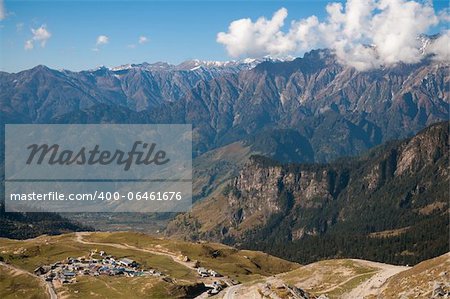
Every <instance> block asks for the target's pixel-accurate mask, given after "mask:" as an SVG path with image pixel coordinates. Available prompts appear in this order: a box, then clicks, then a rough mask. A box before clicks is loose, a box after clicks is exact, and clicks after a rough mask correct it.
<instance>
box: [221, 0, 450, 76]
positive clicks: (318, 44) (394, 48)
mask: <svg viewBox="0 0 450 299" xmlns="http://www.w3.org/2000/svg"><path fill="white" fill-rule="evenodd" d="M326 12H327V17H326V19H325V20H323V21H320V20H319V19H318V18H317V17H316V16H310V17H308V18H305V19H301V20H294V21H292V22H291V23H290V24H289V26H288V28H286V29H284V23H285V20H286V18H287V15H288V11H287V9H285V8H281V9H279V10H278V11H276V12H275V13H274V15H273V16H272V18H271V19H266V18H264V17H261V18H259V19H257V20H256V21H255V22H253V21H252V20H250V19H240V20H236V21H233V22H232V23H231V24H230V25H229V28H228V32H220V33H218V34H217V42H218V43H221V44H223V45H224V46H225V48H226V50H227V52H228V54H229V55H230V56H232V57H241V56H253V57H255V56H264V55H271V56H282V55H290V54H299V53H301V52H305V51H308V50H311V49H314V48H330V49H332V50H334V52H335V53H336V55H337V57H338V59H339V61H340V62H341V63H343V64H348V65H351V66H353V67H355V68H357V69H359V70H367V69H370V68H375V67H379V66H381V65H392V64H395V63H398V62H404V63H415V62H418V61H419V60H420V59H421V57H422V56H421V49H420V47H421V44H420V41H419V39H418V38H417V37H418V36H419V35H421V34H424V33H426V32H427V31H428V30H429V29H430V28H432V27H433V26H436V25H438V24H439V22H443V21H445V19H446V15H447V14H446V13H442V12H441V13H440V14H436V12H435V11H434V9H433V7H432V4H431V2H429V1H428V2H424V3H419V2H416V1H410V0H348V1H347V2H346V3H345V5H343V4H342V3H330V4H328V5H327V6H326ZM447 38H448V37H447ZM445 42H446V40H445V37H442V38H440V39H438V40H436V41H435V42H433V43H432V44H431V45H430V47H429V49H430V50H429V51H430V52H429V53H432V54H435V55H437V56H438V57H439V58H438V59H440V60H444V59H445V57H446V56H445V53H446V52H445V50H447V52H448V44H447V46H446V45H445Z"/></svg>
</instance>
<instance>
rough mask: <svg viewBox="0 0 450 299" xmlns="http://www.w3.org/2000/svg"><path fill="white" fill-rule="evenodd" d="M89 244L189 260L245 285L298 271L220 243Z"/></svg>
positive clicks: (110, 236) (109, 237)
mask: <svg viewBox="0 0 450 299" xmlns="http://www.w3.org/2000/svg"><path fill="white" fill-rule="evenodd" d="M85 239H86V240H89V241H93V242H101V243H116V244H128V245H132V246H135V247H138V248H143V249H155V250H160V251H167V252H171V253H173V254H175V255H183V256H188V257H189V259H191V260H197V261H199V263H200V266H202V267H206V268H210V269H214V270H216V271H218V272H219V273H221V274H223V275H228V276H231V277H234V278H236V279H238V280H240V281H242V282H244V281H249V280H253V279H257V278H259V277H261V276H270V275H274V274H278V273H282V272H285V271H289V270H292V269H295V268H297V267H298V265H297V264H295V263H291V262H288V261H285V260H282V259H279V258H276V257H273V256H270V255H268V254H266V253H262V252H255V251H246V250H243V251H239V250H237V249H235V248H232V247H228V246H226V245H223V244H218V243H207V244H206V243H191V242H184V241H178V240H171V239H162V238H154V237H151V236H148V235H145V234H141V233H133V232H117V233H95V234H91V235H89V236H86V237H85Z"/></svg>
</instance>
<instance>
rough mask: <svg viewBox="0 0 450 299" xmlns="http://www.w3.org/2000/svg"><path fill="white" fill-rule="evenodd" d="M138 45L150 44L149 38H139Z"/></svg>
mask: <svg viewBox="0 0 450 299" xmlns="http://www.w3.org/2000/svg"><path fill="white" fill-rule="evenodd" d="M138 43H140V44H145V43H148V37H146V36H143V35H142V36H139V40H138Z"/></svg>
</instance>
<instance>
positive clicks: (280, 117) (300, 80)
mask: <svg viewBox="0 0 450 299" xmlns="http://www.w3.org/2000/svg"><path fill="white" fill-rule="evenodd" d="M423 39H424V40H423V42H424V45H426V44H427V39H426V38H424V37H423ZM425 52H426V51H424V53H425ZM448 69H449V65H448V63H445V62H439V61H436V60H434V59H433V57H432V56H424V57H423V59H422V60H421V61H420V62H419V63H416V64H403V63H399V64H397V65H394V66H389V67H387V66H386V67H382V68H379V69H372V70H368V71H364V72H361V71H357V70H356V69H354V68H352V67H349V66H344V65H341V64H340V63H339V62H338V59H337V58H336V56H335V55H334V53H333V52H332V51H330V50H327V49H319V50H313V51H311V52H308V53H306V54H305V55H304V56H303V57H301V58H295V59H286V60H280V59H273V58H265V59H262V60H243V61H231V62H208V61H200V60H191V61H186V62H183V63H181V64H179V65H171V64H168V63H154V64H149V63H142V64H129V65H123V66H119V67H114V68H107V67H99V68H96V69H92V70H86V71H80V72H73V71H69V70H53V69H50V68H48V67H46V66H42V65H40V66H37V67H35V68H32V69H29V70H24V71H22V72H18V73H6V72H0V122H1V124H2V125H3V124H7V123H8V124H9V123H32V124H40V123H50V124H52V123H68V124H70V123H77V124H78V123H81V124H84V123H125V124H131V123H149V124H152V123H172V124H173V123H191V124H192V125H193V149H194V152H193V157H194V161H193V165H194V174H193V175H194V182H193V191H194V201H198V203H197V204H196V205H195V206H194V209H193V212H192V213H189V214H185V215H180V216H178V217H177V218H176V219H175V220H173V222H172V223H171V224H170V225H169V227H168V229H167V233H168V234H171V235H175V236H180V235H181V236H183V237H186V238H190V239H199V238H200V239H201V238H207V239H212V240H219V241H222V242H226V243H230V244H233V245H236V246H242V247H245V248H253V249H263V250H265V251H268V252H272V253H273V254H278V255H282V256H283V257H287V258H289V259H292V260H296V261H301V262H305V261H314V260H317V259H320V258H322V257H325V256H326V257H333V256H350V255H352V256H355V254H356V255H357V254H358V253H361V252H362V253H364V254H365V256H362V257H363V258H371V259H375V260H383V261H388V262H393V263H415V262H417V261H420V260H422V259H425V258H429V257H432V256H429V255H433V256H435V255H436V254H437V253H442V250H443V248H444V247H445V246H446V245H447V243H445V240H443V239H442V236H443V232H444V230H445V229H447V230H448V221H447V222H446V219H445V217H443V216H442V213H444V212H445V211H446V209H448V205H445V201H443V200H442V197H443V196H447V197H448V189H447V191H445V188H444V187H445V186H446V184H448V173H446V172H445V171H444V170H443V169H444V168H445V167H444V168H443V166H442V165H445V163H446V161H448V140H447V143H446V141H445V140H444V139H445V138H444V139H443V137H445V136H447V139H448V133H445V132H446V130H448V126H447V125H446V124H440V125H437V126H433V124H435V123H437V122H440V121H443V120H448V115H449V102H450V100H449V92H450V88H449V86H450V76H449V74H448ZM429 126H431V127H430V128H429V129H427V130H425V131H423V132H421V133H420V134H419V135H417V136H416V137H414V138H413V139H408V140H407V141H398V142H395V140H401V139H403V138H411V137H412V136H414V135H415V134H416V133H418V132H419V131H420V130H423V129H425V128H426V127H429ZM445 134H447V135H445ZM428 135H430V136H428ZM427 136H428V137H427ZM0 138H1V140H4V131H3V130H2V131H1V132H0ZM422 139H424V140H429V142H428V143H423V142H421V140H422ZM381 144H384V146H382V147H378V148H377V146H380V145H381ZM408 144H409V147H408ZM422 146H424V147H425V148H426V149H427V150H428V151H430V152H432V153H434V154H433V155H434V156H431V157H430V156H427V155H426V153H425V152H426V151H425V150H424V151H423V152H420V151H419V153H417V155H416V154H415V153H414V148H416V149H417V148H420V147H422ZM373 148H376V149H375V150H372V151H370V152H369V154H367V151H368V150H371V149H373ZM407 149H409V152H408V150H407ZM0 150H1V152H0V154H1V156H2V157H3V155H4V147H3V146H1V147H0ZM408 153H411V154H408ZM407 154H408V155H409V156H408V155H407ZM360 155H365V156H363V157H362V156H360ZM402 155H406V156H408V157H409V158H402V157H403V156H402ZM343 157H351V158H345V159H343ZM336 159H343V160H336ZM405 159H406V160H405ZM408 159H410V160H408ZM336 161H337V162H336ZM408 161H409V162H408ZM411 161H414V162H418V163H422V164H423V165H424V166H423V168H420V169H416V168H414V166H411V165H410V166H408V167H406V166H405V167H406V168H405V167H403V166H401V165H407V164H408V163H410V164H411ZM286 163H288V164H286ZM289 163H301V164H289ZM422 164H420V165H422ZM447 164H448V162H447ZM408 165H409V164H408ZM0 166H1V165H0ZM402 167H403V168H402ZM2 168H3V167H2ZM405 169H406V170H405ZM2 175H4V174H3V171H2ZM258 175H260V177H257V176H258ZM445 176H447V178H446V177H445ZM291 179H294V183H293V182H292V181H290V180H291ZM255 184H256V185H255ZM257 184H260V186H259V187H258V186H257ZM297 184H300V187H298V186H297ZM302 184H304V185H302ZM399 186H400V187H399ZM263 187H264V188H267V189H264V188H263ZM361 188H362V189H361ZM2 192H3V191H2ZM267 196H269V197H267ZM304 198H305V200H303V199H304ZM202 208H203V209H204V210H205V211H211V209H212V211H215V210H219V211H221V212H222V214H220V215H219V216H220V217H219V216H218V217H214V218H211V215H204V214H202V213H200V212H199V209H202ZM249 215H252V217H249ZM19 216H20V215H19ZM24 216H26V215H24ZM173 216H174V215H168V216H167V217H168V218H166V220H167V219H171V218H172V217H173ZM1 217H3V218H5V217H4V214H2V215H1ZM221 217H222V218H221ZM223 217H231V218H229V219H228V218H226V219H225V218H223ZM50 218H52V217H49V221H50V222H49V223H51V219H50ZM163 218H164V217H163ZM20 219H21V221H22V220H23V222H21V223H20V225H19V226H20V227H23V225H25V226H26V225H27V224H32V223H33V217H31V218H27V217H22V218H20ZM77 219H80V218H77ZM41 220H42V219H41ZM447 220H448V219H447ZM56 221H57V222H61V219H59V218H58V219H56ZM230 221H231V222H230ZM8 223H11V222H8ZM90 224H91V223H90ZM419 224H420V225H419ZM446 225H447V226H446ZM50 226H51V225H50ZM93 226H95V225H93ZM174 226H175V228H174ZM12 227H13V226H12ZM66 227H71V226H70V225H69V224H67V223H63V225H62V229H61V230H60V231H65V228H66ZM354 227H356V228H357V229H355V230H354V231H352V230H353V228H354ZM421 227H422V228H424V231H426V234H425V235H426V236H428V237H429V238H430V239H426V238H428V237H423V235H424V233H423V232H424V231H422V230H421ZM436 227H437V228H439V229H436ZM72 229H73V230H78V229H80V226H77V225H75V226H73V227H72ZM45 232H50V231H49V230H44V231H39V233H45ZM349 232H352V233H351V234H350V235H349V237H348V239H347V241H345V242H343V241H342V239H339V238H338V236H340V235H342V234H348V233H349ZM403 232H405V233H403ZM380 234H381V236H385V235H386V234H388V235H389V236H390V234H393V235H394V237H393V238H394V239H385V238H384V237H383V238H378V237H377V236H379V235H380ZM8 237H29V235H26V236H23V235H17V236H16V235H8ZM392 240H394V242H397V243H398V244H400V245H399V246H398V247H396V249H395V250H391V252H390V253H389V250H390V249H389V248H390V247H389V246H391V245H392V243H391V241H392ZM427 242H430V244H433V245H432V246H433V249H432V250H426V251H425V252H428V253H427V254H429V255H427V256H424V255H420V252H423V250H422V249H423V247H421V246H423V244H427ZM354 243H358V244H361V245H360V247H352V246H351V244H354ZM299 244H304V245H299ZM327 244H328V245H327ZM329 244H332V245H329ZM383 244H384V245H383ZM412 244H419V245H417V247H414V246H413V245H412ZM374 246H385V247H383V248H385V250H382V251H381V252H382V253H380V254H381V255H380V256H378V255H376V254H375V253H374V252H371V251H370V250H367V248H369V249H370V248H374ZM411 246H413V247H411ZM388 247H389V248H388ZM299 248H300V249H301V250H299ZM317 248H319V249H320V250H319V249H317ZM405 248H408V250H406V249H405ZM409 248H412V249H411V250H409ZM316 249H317V250H316ZM400 249H402V251H399V250H400ZM403 249H404V250H403ZM447 249H448V246H447ZM311 250H315V251H314V252H311ZM421 250H422V251H421Z"/></svg>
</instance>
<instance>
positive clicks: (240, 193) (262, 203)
mask: <svg viewBox="0 0 450 299" xmlns="http://www.w3.org/2000/svg"><path fill="white" fill-rule="evenodd" d="M449 150H450V148H449V123H448V122H445V123H439V124H437V125H433V126H430V127H429V128H427V129H425V130H423V131H421V132H420V133H419V134H418V135H416V136H414V137H413V138H411V139H408V140H405V141H401V142H392V143H390V144H387V145H385V146H382V147H379V148H376V149H374V150H373V151H371V152H369V153H368V154H366V155H365V156H362V157H359V158H351V159H350V158H349V159H341V160H339V161H337V162H334V163H331V164H279V163H277V162H275V161H273V160H270V159H267V158H264V157H261V156H254V157H252V158H251V159H250V162H249V163H248V164H247V165H246V166H245V167H243V169H242V170H241V172H240V173H239V175H238V176H237V177H236V178H234V179H233V180H232V181H231V182H230V184H229V185H228V186H227V187H225V188H224V190H223V191H222V193H221V194H217V193H215V194H213V195H212V196H210V197H209V198H208V199H206V200H205V201H204V202H201V203H199V204H198V205H197V206H195V207H194V209H193V211H192V213H191V214H189V215H182V216H179V217H178V218H177V219H176V220H175V221H174V223H173V224H175V225H172V226H169V228H168V233H170V234H177V232H179V231H183V233H186V232H190V233H191V234H190V236H191V238H192V237H193V238H210V239H215V240H220V241H225V242H230V243H233V244H237V245H241V246H244V247H249V248H253V249H263V250H268V251H270V252H272V253H274V254H277V253H278V254H279V255H282V256H284V257H291V258H295V259H299V260H300V261H301V260H302V259H303V258H306V257H305V256H303V255H302V254H301V253H300V252H301V249H303V250H306V249H305V247H304V246H306V245H308V246H318V247H319V246H320V247H321V248H322V249H321V250H322V251H323V252H321V253H319V251H320V250H318V251H317V252H316V253H315V254H314V248H313V247H312V248H311V247H310V248H309V249H307V250H306V251H305V252H304V254H306V253H308V254H311V252H313V254H312V256H315V257H316V258H318V257H321V255H322V257H323V256H328V255H330V256H335V255H337V256H349V254H351V253H355V252H357V254H358V255H359V256H360V257H365V258H368V257H372V258H375V259H379V260H385V261H391V262H403V261H410V262H414V261H417V260H420V259H423V258H425V256H422V255H423V254H428V253H429V252H432V251H433V250H427V251H424V252H421V251H420V250H421V248H423V246H430V247H432V248H434V250H436V252H435V253H437V254H442V253H445V252H446V250H448V239H447V238H446V232H448V198H449V188H448V186H449V169H448V163H449ZM205 211H207V212H205ZM175 226H176V227H177V228H176V229H175ZM357 239H358V240H359V241H358V242H361V244H359V245H358V248H359V249H361V248H364V246H365V245H364V244H367V246H369V244H372V245H370V246H373V245H374V244H377V243H380V244H381V243H383V244H389V243H390V242H393V243H396V242H397V243H398V246H397V247H396V246H394V247H393V248H395V249H392V252H391V253H390V254H387V255H385V253H383V254H380V255H379V256H376V253H374V252H371V253H370V254H372V255H375V257H374V256H366V255H365V254H369V253H368V252H361V251H360V252H358V250H356V249H354V248H353V249H349V248H347V247H350V244H349V243H348V242H352V241H355V242H356V240H357ZM361 240H362V241H361ZM327 242H329V244H326V243H327ZM319 244H320V245H319ZM391 245H392V244H391ZM333 246H337V247H334V248H333ZM380 246H383V245H380ZM344 248H345V249H347V250H348V252H343V251H342V250H343V249H344ZM316 249H317V248H316ZM371 250H372V251H373V248H372V249H371ZM350 256H351V255H350ZM353 257H354V256H353ZM308 258H309V257H308Z"/></svg>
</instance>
